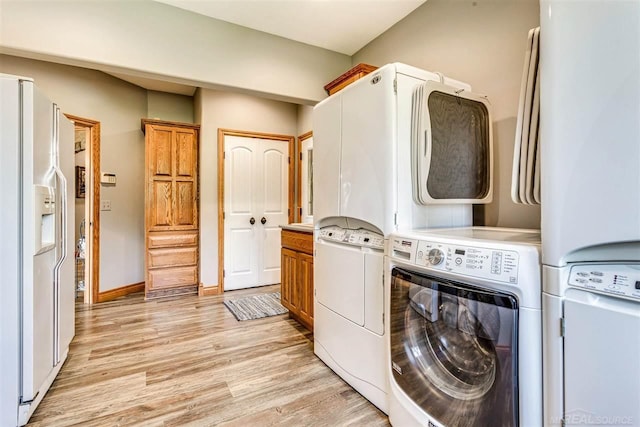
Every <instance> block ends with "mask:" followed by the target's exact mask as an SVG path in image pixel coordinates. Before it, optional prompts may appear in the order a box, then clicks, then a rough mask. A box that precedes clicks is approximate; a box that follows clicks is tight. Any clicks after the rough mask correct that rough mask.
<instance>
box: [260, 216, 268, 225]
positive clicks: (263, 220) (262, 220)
mask: <svg viewBox="0 0 640 427" xmlns="http://www.w3.org/2000/svg"><path fill="white" fill-rule="evenodd" d="M260 222H261V223H262V225H265V224H266V223H267V218H265V217H262V219H261V220H260Z"/></svg>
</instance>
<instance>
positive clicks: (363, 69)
mask: <svg viewBox="0 0 640 427" xmlns="http://www.w3.org/2000/svg"><path fill="white" fill-rule="evenodd" d="M377 69H378V67H376V66H374V65H369V64H364V63H360V64H358V65H356V66H355V67H353V68H351V69H350V70H348V71H346V72H345V73H343V74H342V75H340V76H338V77H336V78H335V79H333V80H332V81H330V82H329V83H327V84H326V85H324V90H325V91H326V92H327V93H328V94H329V95H331V94H332V90H334V89H335V88H337V87H339V86H340V85H343V84H344V83H345V81H347V80H348V79H350V78H352V77H354V76H356V75H357V74H360V73H362V75H363V76H364V75H366V74H369V73H370V72H372V71H375V70H377Z"/></svg>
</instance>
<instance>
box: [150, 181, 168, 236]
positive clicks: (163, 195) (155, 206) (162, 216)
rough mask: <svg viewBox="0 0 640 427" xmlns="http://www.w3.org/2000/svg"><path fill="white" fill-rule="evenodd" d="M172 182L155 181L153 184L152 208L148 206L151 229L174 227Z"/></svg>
mask: <svg viewBox="0 0 640 427" xmlns="http://www.w3.org/2000/svg"><path fill="white" fill-rule="evenodd" d="M171 205H172V201H171V181H154V182H153V183H152V184H151V197H150V206H148V209H149V210H150V212H149V219H150V220H151V223H150V224H149V227H150V228H154V227H168V226H170V225H172V224H171V223H172V218H171V212H172V209H171V208H172V207H171Z"/></svg>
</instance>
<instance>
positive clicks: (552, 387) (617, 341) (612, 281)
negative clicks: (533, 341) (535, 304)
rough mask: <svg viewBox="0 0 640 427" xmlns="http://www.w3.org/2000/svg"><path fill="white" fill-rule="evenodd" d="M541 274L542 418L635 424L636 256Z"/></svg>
mask: <svg viewBox="0 0 640 427" xmlns="http://www.w3.org/2000/svg"><path fill="white" fill-rule="evenodd" d="M543 277H544V279H543V283H544V285H543V290H544V293H543V296H542V307H543V310H544V318H543V327H544V334H543V339H544V358H543V363H544V366H545V372H544V374H545V375H544V411H545V417H544V418H545V419H544V421H545V422H544V425H545V426H558V427H559V426H564V425H612V426H625V425H626V426H636V425H639V423H640V262H635V263H628V262H627V263H602V262H582V263H575V264H571V265H568V266H566V267H562V268H556V267H550V266H546V265H545V266H544V267H543Z"/></svg>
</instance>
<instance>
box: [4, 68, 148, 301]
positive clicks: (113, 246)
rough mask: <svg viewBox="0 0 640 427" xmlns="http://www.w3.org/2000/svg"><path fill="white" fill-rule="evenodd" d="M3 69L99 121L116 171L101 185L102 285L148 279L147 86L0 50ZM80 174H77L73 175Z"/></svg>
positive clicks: (105, 163)
mask: <svg viewBox="0 0 640 427" xmlns="http://www.w3.org/2000/svg"><path fill="white" fill-rule="evenodd" d="M0 72H3V73H7V74H18V75H22V76H28V77H32V78H34V79H35V83H36V85H37V86H38V87H39V88H40V89H41V90H42V91H43V92H44V93H46V94H47V96H48V97H49V98H51V99H52V100H54V101H55V102H56V103H58V104H59V105H60V106H61V108H62V111H63V112H65V113H70V114H73V115H76V116H80V117H85V118H89V119H93V120H98V121H100V124H101V153H100V154H101V169H102V171H104V172H112V173H115V174H116V175H117V185H116V186H115V187H102V188H101V198H102V200H110V201H111V211H110V212H100V254H101V255H100V291H101V292H103V291H106V290H109V289H113V288H117V287H120V286H124V285H129V284H132V283H137V282H141V281H143V280H144V192H143V187H144V137H143V134H142V132H141V131H140V118H141V117H145V116H146V112H147V111H146V110H147V95H146V90H144V89H141V88H139V87H137V86H134V85H131V84H129V83H126V82H123V81H121V80H118V79H116V78H113V77H111V76H108V75H106V74H104V73H102V72H99V71H93V70H87V69H81V68H76V67H69V66H65V65H57V64H52V63H47V62H41V61H33V60H29V59H22V58H15V57H10V56H0ZM73 180H75V178H72V181H71V182H73Z"/></svg>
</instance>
